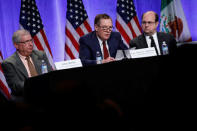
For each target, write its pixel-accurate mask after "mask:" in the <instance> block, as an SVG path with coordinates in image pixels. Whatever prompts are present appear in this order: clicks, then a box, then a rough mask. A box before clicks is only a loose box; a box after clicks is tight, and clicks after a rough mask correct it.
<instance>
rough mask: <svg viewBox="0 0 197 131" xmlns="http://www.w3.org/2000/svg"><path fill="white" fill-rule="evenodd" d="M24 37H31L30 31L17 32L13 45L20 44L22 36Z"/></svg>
mask: <svg viewBox="0 0 197 131" xmlns="http://www.w3.org/2000/svg"><path fill="white" fill-rule="evenodd" d="M24 35H31V34H30V33H29V31H28V30H24V29H20V30H17V31H16V32H14V34H13V36H12V42H13V43H20V42H21V36H24Z"/></svg>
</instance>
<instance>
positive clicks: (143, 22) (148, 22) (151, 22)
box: [142, 21, 155, 25]
mask: <svg viewBox="0 0 197 131" xmlns="http://www.w3.org/2000/svg"><path fill="white" fill-rule="evenodd" d="M154 23H155V22H153V21H147V22H146V21H142V24H143V25H146V24H148V25H153V24H154Z"/></svg>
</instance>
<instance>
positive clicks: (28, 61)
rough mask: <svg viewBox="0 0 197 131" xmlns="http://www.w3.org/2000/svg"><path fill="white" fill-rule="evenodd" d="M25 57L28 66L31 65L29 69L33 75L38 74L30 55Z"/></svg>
mask: <svg viewBox="0 0 197 131" xmlns="http://www.w3.org/2000/svg"><path fill="white" fill-rule="evenodd" d="M25 59H26V60H27V64H28V67H29V71H30V74H31V76H37V75H38V73H37V71H36V69H35V67H34V65H33V64H32V63H31V61H30V57H29V56H28V57H26V58H25Z"/></svg>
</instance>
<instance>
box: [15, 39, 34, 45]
mask: <svg viewBox="0 0 197 131" xmlns="http://www.w3.org/2000/svg"><path fill="white" fill-rule="evenodd" d="M29 42H33V39H30V40H26V41H23V42H18V43H22V44H26V43H29Z"/></svg>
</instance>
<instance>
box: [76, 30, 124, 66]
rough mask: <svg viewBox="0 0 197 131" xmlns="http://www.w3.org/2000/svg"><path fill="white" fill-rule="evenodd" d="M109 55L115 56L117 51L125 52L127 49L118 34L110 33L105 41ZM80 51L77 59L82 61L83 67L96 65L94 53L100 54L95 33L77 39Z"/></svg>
mask: <svg viewBox="0 0 197 131" xmlns="http://www.w3.org/2000/svg"><path fill="white" fill-rule="evenodd" d="M107 43H108V47H109V53H110V56H111V57H114V58H115V56H116V53H117V50H118V49H120V50H126V49H128V48H127V47H126V45H125V44H124V43H123V41H122V38H121V35H120V33H118V32H112V33H111V36H110V37H109V39H108V40H107ZM79 44H80V50H79V58H80V59H81V61H82V64H83V65H93V64H96V52H97V51H99V52H100V54H102V53H101V49H100V45H99V41H98V39H97V36H96V32H95V31H93V32H91V33H89V34H87V35H84V36H83V37H81V38H80V39H79Z"/></svg>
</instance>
